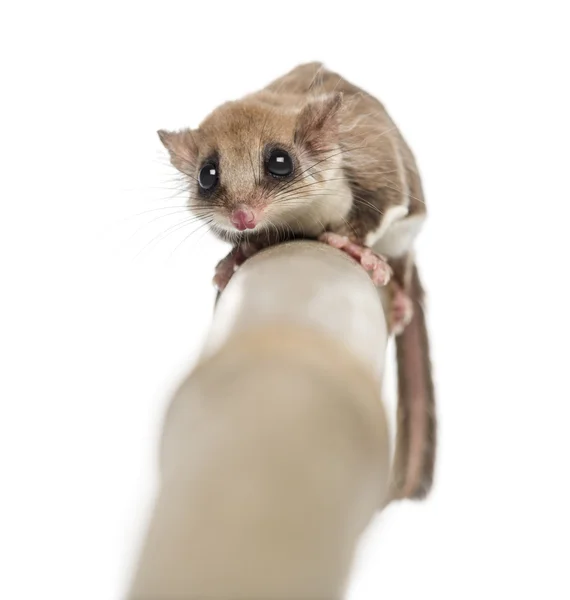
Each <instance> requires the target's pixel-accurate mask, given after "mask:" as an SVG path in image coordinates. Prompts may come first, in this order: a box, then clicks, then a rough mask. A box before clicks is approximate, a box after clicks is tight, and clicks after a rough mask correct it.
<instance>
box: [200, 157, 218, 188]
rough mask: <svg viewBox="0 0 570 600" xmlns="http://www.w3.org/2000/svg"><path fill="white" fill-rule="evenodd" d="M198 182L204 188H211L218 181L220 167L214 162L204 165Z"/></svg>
mask: <svg viewBox="0 0 570 600" xmlns="http://www.w3.org/2000/svg"><path fill="white" fill-rule="evenodd" d="M198 183H199V184H200V187H201V188H202V189H203V190H211V189H213V188H214V186H215V185H216V183H218V168H217V167H216V165H214V164H212V163H208V164H207V165H204V166H203V167H202V168H201V169H200V174H199V175H198Z"/></svg>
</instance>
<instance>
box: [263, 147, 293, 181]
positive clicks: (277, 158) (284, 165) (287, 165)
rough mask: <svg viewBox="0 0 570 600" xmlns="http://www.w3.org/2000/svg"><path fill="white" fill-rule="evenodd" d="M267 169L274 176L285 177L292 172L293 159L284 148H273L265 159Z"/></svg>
mask: <svg viewBox="0 0 570 600" xmlns="http://www.w3.org/2000/svg"><path fill="white" fill-rule="evenodd" d="M267 170H268V171H269V172H270V173H271V175H273V176H275V177H286V176H287V175H291V173H292V172H293V160H292V159H291V157H290V156H289V154H288V153H287V152H285V150H273V151H272V152H271V154H270V155H269V158H268V159H267Z"/></svg>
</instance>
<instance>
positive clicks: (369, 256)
mask: <svg viewBox="0 0 570 600" xmlns="http://www.w3.org/2000/svg"><path fill="white" fill-rule="evenodd" d="M319 240H320V241H321V242H324V243H325V244H328V245H329V246H332V247H333V248H338V249H339V250H342V251H343V252H346V253H347V254H348V255H349V256H351V257H352V258H354V260H356V261H358V262H359V263H360V264H361V265H362V266H363V267H364V268H365V269H366V270H367V271H369V272H370V276H371V277H372V281H373V282H374V283H375V284H376V285H379V286H383V285H386V284H387V283H388V282H389V281H390V277H392V269H391V268H390V265H389V264H388V263H387V262H386V259H385V258H384V257H383V256H380V255H379V254H376V253H375V252H373V251H372V250H371V249H370V248H367V247H366V246H361V245H360V244H355V243H354V242H351V241H350V240H349V239H348V238H347V237H346V236H344V235H339V234H338V233H330V232H327V233H323V234H322V235H321V236H320V237H319Z"/></svg>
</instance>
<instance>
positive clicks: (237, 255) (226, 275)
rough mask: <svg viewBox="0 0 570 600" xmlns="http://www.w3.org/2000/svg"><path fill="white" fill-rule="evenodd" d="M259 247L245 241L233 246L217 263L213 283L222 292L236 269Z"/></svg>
mask: <svg viewBox="0 0 570 600" xmlns="http://www.w3.org/2000/svg"><path fill="white" fill-rule="evenodd" d="M258 250H259V248H258V247H257V246H255V245H254V244H250V243H245V244H241V245H240V246H238V247H236V248H233V249H232V250H231V252H230V253H229V254H228V255H227V256H226V257H225V258H222V260H221V261H220V262H219V263H218V264H217V265H216V272H215V274H214V279H213V280H212V282H213V284H214V285H215V286H216V288H218V290H219V291H220V292H221V291H222V290H223V289H224V288H225V287H226V286H227V285H228V283H229V281H230V279H231V278H232V275H233V274H234V273H235V271H236V269H237V268H238V267H239V266H240V265H241V264H242V263H243V262H244V261H245V260H247V259H248V258H249V257H250V256H253V255H254V254H255V253H256V252H257V251H258Z"/></svg>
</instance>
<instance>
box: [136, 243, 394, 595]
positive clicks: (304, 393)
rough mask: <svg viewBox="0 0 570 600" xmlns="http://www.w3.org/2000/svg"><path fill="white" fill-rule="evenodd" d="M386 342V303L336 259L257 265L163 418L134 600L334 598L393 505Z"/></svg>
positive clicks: (236, 288)
mask: <svg viewBox="0 0 570 600" xmlns="http://www.w3.org/2000/svg"><path fill="white" fill-rule="evenodd" d="M386 343H387V332H386V322H385V319H384V314H383V311H382V306H381V303H380V301H379V296H378V293H377V291H376V289H375V288H374V286H373V285H372V283H371V281H370V280H369V277H368V275H367V274H366V273H365V272H364V270H362V269H361V267H360V266H358V265H356V264H355V263H354V262H353V261H352V260H351V259H349V258H348V257H347V256H345V255H344V254H342V253H341V252H339V251H337V250H334V249H332V248H330V247H328V246H325V245H324V244H319V243H316V242H292V243H289V244H284V245H280V246H275V247H272V248H270V249H268V250H265V251H263V252H261V253H259V254H258V255H256V256H254V257H253V258H251V259H249V260H248V261H247V262H246V263H245V264H244V265H243V266H242V267H241V268H240V269H239V271H238V272H237V273H236V274H235V275H234V277H233V278H232V280H231V282H230V284H229V285H228V287H227V288H226V290H225V291H224V293H223V294H222V296H221V298H220V301H219V303H218V306H217V308H216V311H215V316H214V322H213V325H212V328H211V332H210V335H209V338H208V341H207V344H206V347H205V349H204V353H203V355H202V357H201V360H200V362H199V364H198V366H197V367H196V368H195V369H194V371H193V372H192V373H191V374H190V376H189V377H188V378H187V379H186V381H185V382H184V383H183V384H182V385H181V387H180V389H179V390H178V392H177V393H176V395H175V397H174V398H173V400H172V402H171V405H170V407H169V410H168V413H167V415H166V419H165V423H164V429H163V438H162V447H161V484H160V489H159V491H158V495H157V498H156V503H155V507H154V512H153V514H152V516H151V520H150V524H149V528H148V532H147V536H146V540H145V542H144V544H143V548H142V552H141V556H140V560H139V563H138V566H137V569H136V573H135V576H134V580H133V583H132V586H131V591H130V596H129V598H130V599H131V600H143V599H147V598H156V599H161V600H163V599H164V600H166V599H174V598H177V599H181V598H184V599H190V598H195V599H196V600H197V599H198V598H208V599H214V598H216V599H220V600H221V599H224V600H229V599H236V600H237V599H240V600H241V599H245V598H247V599H253V598H259V599H261V598H263V599H264V600H269V599H285V598H286V599H289V600H292V599H303V600H308V599H313V598H314V599H323V600H325V599H327V600H328V599H331V600H332V599H337V598H341V597H342V595H343V592H344V586H345V584H346V581H347V578H348V576H349V572H350V566H351V562H352V557H353V553H354V549H355V546H356V544H357V542H358V539H359V537H360V534H361V533H362V531H363V530H364V528H365V527H366V526H367V524H368V523H369V521H370V519H371V518H372V516H373V515H374V513H375V512H376V511H377V510H379V509H380V508H381V506H382V505H383V503H384V502H385V500H386V497H387V493H388V477H389V454H390V453H389V441H388V432H387V425H386V417H385V414H384V409H383V406H382V403H381V401H380V396H379V390H380V377H381V374H382V367H383V364H384V352H385V348H386Z"/></svg>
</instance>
